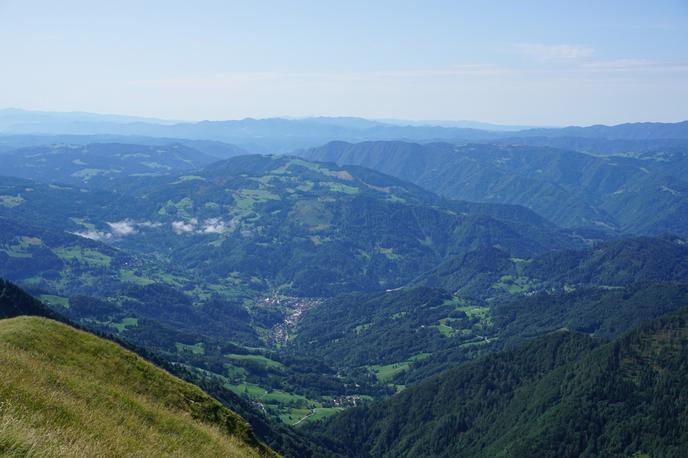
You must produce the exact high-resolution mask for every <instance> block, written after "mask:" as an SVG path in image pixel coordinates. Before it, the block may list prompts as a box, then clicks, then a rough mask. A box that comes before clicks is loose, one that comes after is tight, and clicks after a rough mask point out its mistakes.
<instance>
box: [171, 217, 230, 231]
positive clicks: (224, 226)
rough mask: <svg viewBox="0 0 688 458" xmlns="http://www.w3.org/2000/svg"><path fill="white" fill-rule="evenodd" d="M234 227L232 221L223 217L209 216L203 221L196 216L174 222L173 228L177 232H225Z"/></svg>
mask: <svg viewBox="0 0 688 458" xmlns="http://www.w3.org/2000/svg"><path fill="white" fill-rule="evenodd" d="M233 227H234V224H233V222H232V221H230V222H226V221H223V220H222V219H221V218H208V219H206V220H204V221H203V222H202V223H200V222H199V221H198V219H196V218H192V219H190V220H187V221H173V222H172V230H173V231H174V232H175V233H176V234H191V233H194V234H223V233H225V232H227V231H230V230H232V228H233Z"/></svg>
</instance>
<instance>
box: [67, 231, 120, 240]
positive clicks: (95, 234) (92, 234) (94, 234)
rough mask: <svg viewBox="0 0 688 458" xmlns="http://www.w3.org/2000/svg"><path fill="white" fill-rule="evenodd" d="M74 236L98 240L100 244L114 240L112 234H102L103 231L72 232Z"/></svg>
mask: <svg viewBox="0 0 688 458" xmlns="http://www.w3.org/2000/svg"><path fill="white" fill-rule="evenodd" d="M72 234H74V235H78V236H79V237H83V238H85V239H91V240H96V241H99V242H102V241H104V240H109V239H111V238H112V234H111V233H110V232H102V231H82V232H72Z"/></svg>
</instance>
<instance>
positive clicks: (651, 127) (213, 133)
mask: <svg viewBox="0 0 688 458" xmlns="http://www.w3.org/2000/svg"><path fill="white" fill-rule="evenodd" d="M0 132H2V133H4V134H5V135H9V134H14V135H17V134H34V135H35V134H41V135H56V134H59V135H126V136H142V137H166V138H177V139H179V138H183V139H190V140H214V141H221V142H227V143H231V144H235V145H237V146H239V147H241V148H244V149H246V150H249V151H251V152H258V153H270V154H275V153H286V152H289V151H291V150H294V149H297V148H307V147H313V146H317V145H319V144H322V143H326V142H328V141H332V140H342V141H350V142H361V141H368V140H408V141H417V142H431V141H449V142H452V143H465V142H469V141H473V142H476V141H479V142H494V141H507V142H512V141H513V142H520V143H523V142H525V141H528V140H525V139H538V140H537V141H538V142H540V143H542V141H543V140H542V138H547V139H549V141H551V142H556V141H560V139H562V138H581V139H587V140H588V143H590V141H591V140H595V141H597V142H601V141H604V142H610V141H611V142H621V141H626V142H641V144H642V142H643V141H647V140H648V139H653V140H665V141H669V140H670V141H671V142H672V144H674V143H676V142H681V143H685V142H686V141H688V121H687V122H680V123H673V124H664V123H630V124H620V125H617V126H590V127H566V128H546V129H544V128H535V129H519V128H517V127H509V126H496V125H491V124H483V123H474V122H468V121H462V122H451V121H436V122H433V121H425V122H424V121H415V122H413V121H397V120H390V121H386V122H382V121H374V120H367V119H363V118H355V117H314V118H303V119H287V118H269V119H252V118H246V119H242V120H228V121H200V122H175V121H161V120H158V119H149V118H136V117H126V116H111V115H96V114H91V113H47V112H30V111H23V110H16V109H10V110H3V111H0ZM589 147H590V145H589ZM591 149H593V150H594V149H596V148H595V145H594V144H593V145H592V148H591Z"/></svg>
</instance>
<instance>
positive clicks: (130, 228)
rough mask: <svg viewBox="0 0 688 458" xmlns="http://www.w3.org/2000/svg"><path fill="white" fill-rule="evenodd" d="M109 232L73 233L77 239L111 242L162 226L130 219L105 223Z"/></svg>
mask: <svg viewBox="0 0 688 458" xmlns="http://www.w3.org/2000/svg"><path fill="white" fill-rule="evenodd" d="M105 224H107V226H108V228H109V230H108V231H98V230H95V229H89V230H86V231H77V232H73V234H74V235H78V236H79V237H84V238H87V239H91V240H98V241H104V240H112V239H120V238H123V237H128V236H130V235H134V234H136V233H137V232H139V229H141V228H144V229H155V228H158V227H161V226H162V223H158V222H154V221H134V220H130V219H124V220H122V221H114V222H110V221H106V222H105Z"/></svg>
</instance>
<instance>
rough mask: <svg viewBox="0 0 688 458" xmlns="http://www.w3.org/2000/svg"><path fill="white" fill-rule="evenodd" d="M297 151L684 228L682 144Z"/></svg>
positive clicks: (481, 192)
mask: <svg viewBox="0 0 688 458" xmlns="http://www.w3.org/2000/svg"><path fill="white" fill-rule="evenodd" d="M300 154H301V155H302V156H303V157H305V158H307V159H310V160H318V161H329V162H336V163H338V164H354V165H361V166H364V167H370V168H372V169H375V170H378V171H380V172H383V173H388V174H390V175H393V176H396V177H398V178H401V179H404V180H408V181H411V182H413V183H415V184H418V185H420V186H422V187H424V188H426V189H429V190H431V191H434V192H437V193H439V194H440V195H443V196H446V197H450V198H456V199H466V200H470V201H476V202H498V203H508V204H519V205H523V206H525V207H528V208H530V209H532V210H534V211H536V212H537V213H539V214H540V215H542V216H544V217H545V218H547V219H549V220H550V221H553V222H554V223H556V224H559V225H561V226H564V227H597V228H599V229H607V230H618V231H622V232H626V233H643V234H661V233H663V232H673V233H677V234H680V235H686V234H687V232H686V229H685V228H686V227H688V219H687V218H688V198H687V196H688V183H687V182H686V181H685V174H683V173H681V172H682V171H684V170H685V167H686V164H687V163H688V155H687V154H686V153H685V149H684V150H680V149H676V148H674V149H672V150H671V151H670V152H667V153H665V152H663V151H662V150H660V151H653V152H647V153H644V154H639V155H636V157H631V156H630V155H624V156H607V157H596V156H590V155H587V154H583V153H578V152H575V151H566V150H559V149H553V148H544V147H537V146H530V147H528V146H499V145H477V144H475V145H465V146H456V145H452V144H449V143H431V144H427V145H420V144H414V143H405V142H365V143H359V144H350V143H344V142H333V143H329V144H327V145H325V146H322V147H319V148H313V149H310V150H306V151H303V152H301V153H300Z"/></svg>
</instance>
